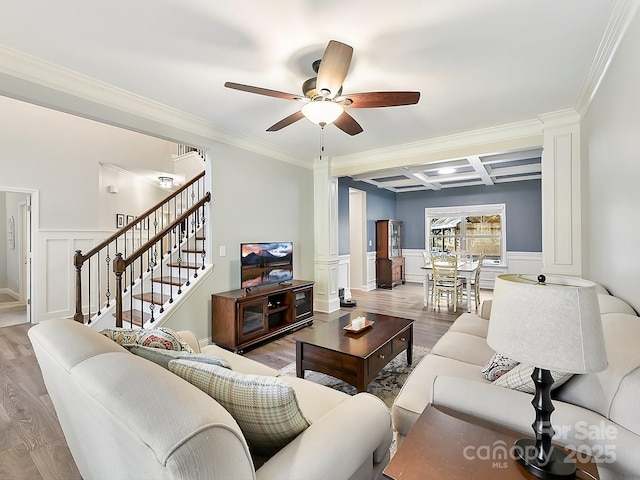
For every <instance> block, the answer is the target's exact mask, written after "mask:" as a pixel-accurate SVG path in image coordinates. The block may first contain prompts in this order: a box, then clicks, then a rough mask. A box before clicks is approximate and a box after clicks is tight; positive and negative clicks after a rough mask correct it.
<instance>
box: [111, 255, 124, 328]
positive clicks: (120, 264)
mask: <svg viewBox="0 0 640 480" xmlns="http://www.w3.org/2000/svg"><path fill="white" fill-rule="evenodd" d="M125 268H126V265H125V262H124V259H123V258H122V254H121V253H116V258H115V259H114V260H113V273H114V274H115V276H116V327H117V328H122V274H123V273H124V270H125Z"/></svg>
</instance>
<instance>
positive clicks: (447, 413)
mask: <svg viewBox="0 0 640 480" xmlns="http://www.w3.org/2000/svg"><path fill="white" fill-rule="evenodd" d="M527 436H533V431H531V435H523V434H522V433H518V432H516V431H514V430H510V429H508V428H506V427H503V426H501V425H496V424H493V423H491V422H487V421H485V420H481V419H479V418H476V417H473V416H471V415H466V414H464V413H460V412H456V411H454V410H451V409H448V408H445V407H439V406H434V405H431V404H429V405H427V407H426V408H425V409H424V411H423V412H422V414H421V415H420V417H418V421H417V422H416V423H415V425H414V426H413V427H412V428H411V430H410V431H409V434H408V435H407V438H405V439H404V441H403V442H402V444H401V445H400V447H399V448H398V451H397V452H396V454H395V455H394V456H393V458H392V459H391V461H390V462H389V464H388V465H387V466H386V467H385V469H384V471H383V472H382V473H383V474H384V476H385V478H388V479H391V480H423V479H425V478H437V479H443V480H446V479H465V480H466V479H469V478H473V479H474V480H482V479H487V480H500V479H504V480H514V479H529V480H534V479H537V478H538V477H536V476H534V475H532V474H531V473H529V472H527V471H526V470H525V469H524V468H523V467H522V466H521V465H520V464H519V463H518V461H517V460H516V459H515V455H514V454H513V452H509V449H510V448H512V446H513V445H514V443H515V441H516V440H518V439H520V438H524V437H527ZM565 451H566V452H567V454H568V455H569V456H570V457H571V458H573V459H575V460H576V466H577V467H578V469H580V470H582V471H584V472H588V475H579V476H577V477H576V478H594V479H596V480H597V479H598V478H600V477H599V476H598V468H597V466H596V463H595V461H593V459H592V458H591V457H588V456H587V455H584V454H579V455H577V454H575V452H571V451H570V450H567V449H565ZM572 453H573V454H572ZM589 475H590V476H589Z"/></svg>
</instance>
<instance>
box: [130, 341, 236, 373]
mask: <svg viewBox="0 0 640 480" xmlns="http://www.w3.org/2000/svg"><path fill="white" fill-rule="evenodd" d="M123 347H124V348H126V349H127V350H129V351H130V352H131V353H133V354H134V355H138V356H139V357H142V358H146V359H147V360H149V361H151V362H153V363H157V364H158V365H160V366H161V367H163V368H166V369H167V370H168V369H169V362H170V361H171V360H177V359H182V360H191V361H193V362H200V363H208V364H210V365H218V366H219V367H223V368H229V369H230V368H231V365H229V362H227V361H226V360H225V359H223V358H220V357H216V356H215V355H207V354H205V353H189V352H186V351H184V350H178V351H176V350H166V349H162V348H153V347H143V346H142V345H137V344H133V345H123Z"/></svg>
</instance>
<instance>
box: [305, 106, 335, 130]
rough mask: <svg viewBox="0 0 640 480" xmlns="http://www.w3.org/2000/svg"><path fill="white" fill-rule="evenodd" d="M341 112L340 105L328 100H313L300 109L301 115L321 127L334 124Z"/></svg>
mask: <svg viewBox="0 0 640 480" xmlns="http://www.w3.org/2000/svg"><path fill="white" fill-rule="evenodd" d="M343 112H344V108H342V105H339V104H337V103H335V102H332V101H329V100H315V101H313V102H309V103H307V104H306V105H305V106H304V107H302V114H303V115H304V116H305V117H307V118H308V119H309V120H311V121H312V122H313V123H315V124H316V125H320V126H321V127H324V126H325V125H329V124H331V123H333V122H335V121H336V120H337V118H338V117H339V116H340V115H342V113H343Z"/></svg>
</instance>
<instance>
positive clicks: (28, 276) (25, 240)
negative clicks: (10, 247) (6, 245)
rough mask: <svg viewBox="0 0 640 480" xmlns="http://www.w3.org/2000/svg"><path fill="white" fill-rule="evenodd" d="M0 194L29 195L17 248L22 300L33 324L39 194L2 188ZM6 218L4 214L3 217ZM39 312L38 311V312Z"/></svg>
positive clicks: (22, 217)
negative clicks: (35, 246)
mask: <svg viewBox="0 0 640 480" xmlns="http://www.w3.org/2000/svg"><path fill="white" fill-rule="evenodd" d="M0 192H6V193H23V194H27V195H28V198H27V200H26V202H20V204H19V205H18V206H19V209H20V229H19V230H18V229H16V230H18V231H19V232H20V237H21V239H20V242H19V243H17V245H16V246H17V247H18V248H19V249H20V250H19V254H20V262H21V267H20V269H19V270H18V276H19V281H20V300H21V301H22V300H24V301H25V302H26V304H27V321H28V322H29V323H33V317H32V311H33V309H34V308H35V296H34V286H33V278H34V277H33V271H34V268H35V257H36V256H35V255H34V250H35V248H34V245H35V244H36V242H35V240H36V238H37V230H36V228H35V227H36V225H38V205H39V197H38V195H39V193H38V191H37V190H31V189H24V188H13V187H2V186H0ZM2 216H3V217H4V214H3V215H2ZM36 311H37V310H36Z"/></svg>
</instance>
